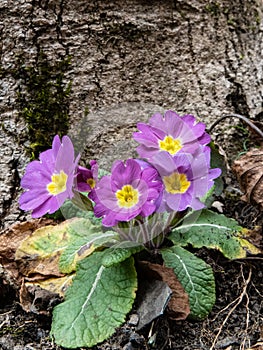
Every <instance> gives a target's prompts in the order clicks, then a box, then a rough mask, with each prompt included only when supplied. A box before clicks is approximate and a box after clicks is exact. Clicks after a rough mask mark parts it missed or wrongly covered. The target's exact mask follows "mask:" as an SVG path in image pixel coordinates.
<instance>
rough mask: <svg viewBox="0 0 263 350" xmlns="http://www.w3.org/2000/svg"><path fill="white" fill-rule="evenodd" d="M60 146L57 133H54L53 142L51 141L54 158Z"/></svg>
mask: <svg viewBox="0 0 263 350" xmlns="http://www.w3.org/2000/svg"><path fill="white" fill-rule="evenodd" d="M60 147H61V142H60V138H59V136H58V135H56V136H55V137H54V139H53V142H52V150H53V154H54V158H55V159H56V158H57V155H58V151H59V149H60Z"/></svg>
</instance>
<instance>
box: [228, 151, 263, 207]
mask: <svg viewBox="0 0 263 350" xmlns="http://www.w3.org/2000/svg"><path fill="white" fill-rule="evenodd" d="M233 170H234V171H235V173H236V174H237V178H238V181H239V183H240V186H241V189H242V190H243V191H244V196H242V198H241V199H242V200H244V201H246V202H248V203H251V204H258V205H259V206H260V208H261V209H262V210H263V147H261V148H256V149H252V150H251V151H249V152H248V153H246V154H245V155H244V156H242V157H241V158H239V159H238V160H236V161H235V162H234V165H233Z"/></svg>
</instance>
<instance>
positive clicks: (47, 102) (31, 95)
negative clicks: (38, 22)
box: [16, 52, 71, 159]
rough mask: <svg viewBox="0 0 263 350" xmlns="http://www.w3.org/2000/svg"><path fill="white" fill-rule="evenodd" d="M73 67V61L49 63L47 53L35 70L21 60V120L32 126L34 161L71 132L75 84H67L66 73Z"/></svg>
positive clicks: (31, 136)
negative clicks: (57, 139)
mask: <svg viewBox="0 0 263 350" xmlns="http://www.w3.org/2000/svg"><path fill="white" fill-rule="evenodd" d="M69 65H70V57H68V58H66V59H64V60H61V61H57V62H49V61H48V59H47V57H46V55H45V54H44V53H43V52H41V53H40V55H39V56H38V60H37V62H36V64H35V65H34V66H26V65H25V64H24V63H23V60H22V59H21V58H19V60H18V69H17V71H16V78H17V79H20V81H21V84H20V87H19V91H18V104H19V110H20V112H19V118H20V117H21V118H23V119H24V120H25V122H26V123H27V126H28V138H29V141H30V145H29V146H28V152H29V154H30V156H31V158H32V159H34V158H36V157H38V155H39V153H40V152H42V151H44V150H45V149H47V148H49V147H50V146H51V143H52V139H53V137H54V136H55V135H56V134H58V135H60V136H62V135H65V134H66V133H67V131H68V127H69V95H70V92H71V83H65V72H66V71H67V70H68V67H69Z"/></svg>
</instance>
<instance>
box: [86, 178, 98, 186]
mask: <svg viewBox="0 0 263 350" xmlns="http://www.w3.org/2000/svg"><path fill="white" fill-rule="evenodd" d="M86 182H87V184H88V185H90V188H92V189H93V188H94V187H95V185H96V181H95V180H94V179H92V178H89V179H87V180H86Z"/></svg>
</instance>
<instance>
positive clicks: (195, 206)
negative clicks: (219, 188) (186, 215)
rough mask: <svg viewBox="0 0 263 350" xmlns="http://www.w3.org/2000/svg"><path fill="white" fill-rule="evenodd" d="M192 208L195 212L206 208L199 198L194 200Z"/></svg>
mask: <svg viewBox="0 0 263 350" xmlns="http://www.w3.org/2000/svg"><path fill="white" fill-rule="evenodd" d="M190 206H191V208H193V209H194V210H200V209H203V208H204V207H205V205H204V203H202V202H201V201H200V200H199V199H198V198H192V201H191V204H190Z"/></svg>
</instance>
